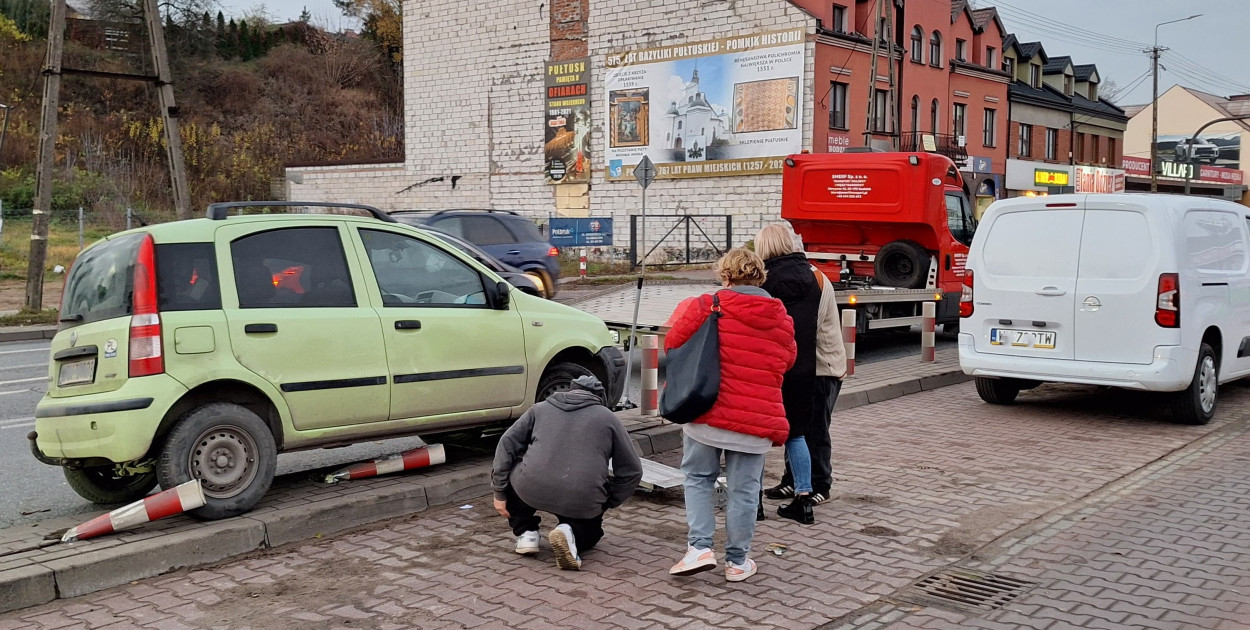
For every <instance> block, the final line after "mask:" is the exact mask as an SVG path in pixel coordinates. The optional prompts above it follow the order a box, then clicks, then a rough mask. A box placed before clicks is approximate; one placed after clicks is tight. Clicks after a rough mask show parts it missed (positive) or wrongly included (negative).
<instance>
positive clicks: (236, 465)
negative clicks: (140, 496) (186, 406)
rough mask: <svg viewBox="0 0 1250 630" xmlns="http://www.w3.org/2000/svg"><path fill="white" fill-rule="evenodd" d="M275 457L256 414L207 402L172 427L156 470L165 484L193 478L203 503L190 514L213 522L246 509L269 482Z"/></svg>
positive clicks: (226, 405)
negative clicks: (202, 491) (198, 483)
mask: <svg viewBox="0 0 1250 630" xmlns="http://www.w3.org/2000/svg"><path fill="white" fill-rule="evenodd" d="M277 459H278V455H277V446H276V445H275V444H274V440H273V434H272V433H270V431H269V427H267V426H265V423H264V422H263V421H261V419H260V417H258V416H257V415H256V414H255V413H253V412H252V411H251V410H250V409H248V408H246V407H243V406H241V405H236V404H233V403H212V404H208V405H204V406H203V407H198V408H196V409H193V410H191V411H190V412H189V413H187V415H185V416H183V417H182V419H181V420H179V421H178V424H176V425H174V429H173V430H172V431H170V433H169V437H168V438H166V440H165V446H164V448H163V449H161V455H160V459H159V460H158V464H157V468H156V474H157V478H158V479H159V480H160V482H161V486H162V487H165V488H172V487H174V486H176V485H178V484H180V483H184V482H187V481H190V480H191V479H199V480H200V485H201V486H202V487H203V489H204V499H205V504H204V507H201V508H199V509H197V510H194V511H193V512H192V514H193V515H194V516H196V517H199V518H202V519H205V520H215V519H219V518H228V517H231V516H237V515H239V514H242V513H244V512H247V511H248V510H250V509H252V507H253V506H255V505H256V503H257V502H258V501H260V499H261V497H263V496H265V492H266V491H268V490H269V486H270V485H271V484H272V483H273V473H274V467H275V465H276V463H277Z"/></svg>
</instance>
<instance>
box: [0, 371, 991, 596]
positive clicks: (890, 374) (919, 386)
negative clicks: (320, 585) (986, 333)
mask: <svg viewBox="0 0 1250 630" xmlns="http://www.w3.org/2000/svg"><path fill="white" fill-rule="evenodd" d="M964 380H967V379H966V378H965V377H963V375H962V373H960V372H959V367H958V360H957V356H956V351H955V350H954V349H949V350H943V351H939V352H938V354H937V361H936V362H935V363H928V364H926V363H921V362H920V360H919V358H918V357H916V358H910V357H909V358H903V359H894V360H889V361H881V362H877V363H871V364H867V365H863V366H860V367H859V373H858V374H856V375H855V376H853V377H850V378H848V379H847V380H846V382H845V384H844V386H843V392H842V395H841V396H840V397H839V400H838V407H837V408H838V409H839V410H843V409H850V408H854V407H858V406H862V405H866V404H869V403H872V402H879V401H882V400H888V399H891V398H896V397H898V396H903V395H906V394H908V393H913V392H919V391H922V390H928V389H933V388H935V387H938V386H942V385H944V384H953V383H958V382H962V381H964ZM620 416H621V419H622V421H623V422H624V423H625V426H626V428H627V429H629V431H630V434H631V436H632V437H633V438H634V443H635V447H636V449H637V451H638V453H639V454H640V455H641V456H643V457H650V456H652V455H655V454H657V453H663V452H665V451H671V450H673V449H676V448H679V447H680V446H681V427H680V426H679V425H674V424H672V423H669V422H667V421H665V420H663V419H661V418H656V417H646V418H644V417H642V416H641V415H640V414H639V412H638V410H632V411H628V412H621V414H620ZM449 460H450V461H451V462H452V463H448V464H444V465H440V466H437V467H433V468H425V469H420V470H417V471H413V472H411V473H408V474H404V475H396V476H384V477H376V478H373V479H363V480H358V481H352V482H343V483H339V484H335V485H325V484H323V483H321V481H320V480H321V479H323V478H324V475H323V474H321V475H318V474H316V473H309V474H304V475H288V476H286V477H283V478H280V479H278V480H276V481H275V483H274V487H273V488H272V489H271V490H270V492H269V493H268V495H266V497H265V499H264V500H263V501H262V502H261V503H260V505H258V506H257V508H256V509H255V510H253V511H251V512H249V513H248V514H246V515H244V516H241V517H238V518H235V519H230V520H225V521H215V522H201V521H197V520H195V519H192V518H190V517H188V516H185V515H182V516H176V517H173V518H170V519H165V520H161V521H156V522H153V523H148V524H145V525H144V526H142V527H140V528H138V529H135V530H131V531H128V532H122V533H119V534H116V535H112V536H105V537H101V538H96V539H91V540H85V541H79V542H75V543H70V544H56V543H50V542H49V541H48V540H46V538H47V537H48V536H53V535H56V533H57V532H58V531H63V530H64V529H66V528H68V527H72V526H74V525H77V524H78V523H79V522H80V521H82V520H85V519H80V518H60V519H54V520H49V521H45V522H42V523H39V524H37V525H33V526H23V527H14V528H9V529H4V530H0V613H2V612H6V611H10V610H17V609H20V608H26V607H29V606H35V605H38V604H42V603H46V602H49V601H52V600H54V599H56V598H58V597H60V598H64V597H72V596H77V595H83V594H86V593H91V592H94V591H98V590H101V589H104V588H108V587H111V586H117V585H120V584H125V583H127V582H130V581H133V580H137V579H140V578H144V577H151V576H155V575H159V574H161V573H165V572H168V571H171V570H173V569H176V568H179V567H191V566H197V565H203V564H209V563H213V562H218V561H220V560H223V559H226V558H229V557H232V556H236V555H241V554H245V553H249V552H252V551H255V550H257V549H265V548H275V547H280V546H283V545H288V544H290V543H295V542H300V541H304V540H308V539H310V538H315V537H319V536H329V535H332V534H337V533H341V532H345V531H348V530H352V529H356V528H360V527H363V526H367V525H370V524H373V523H377V522H380V521H385V520H389V519H394V518H401V517H405V516H409V515H412V514H414V513H418V512H421V511H424V510H426V509H428V508H430V507H434V506H441V505H454V504H465V503H472V502H476V501H479V500H482V499H483V498H484V497H486V496H487V495H489V493H490V487H489V472H490V465H491V453H486V452H482V451H480V450H478V451H470V450H468V449H465V448H459V447H455V446H451V447H450V448H449Z"/></svg>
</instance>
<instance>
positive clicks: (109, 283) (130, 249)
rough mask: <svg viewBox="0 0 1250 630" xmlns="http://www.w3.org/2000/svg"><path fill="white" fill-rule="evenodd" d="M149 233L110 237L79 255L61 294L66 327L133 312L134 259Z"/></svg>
mask: <svg viewBox="0 0 1250 630" xmlns="http://www.w3.org/2000/svg"><path fill="white" fill-rule="evenodd" d="M146 236H147V235H146V234H143V233H136V234H128V235H126V236H122V237H119V238H113V239H109V240H107V241H104V242H102V243H98V244H96V245H94V246H92V247H91V248H90V249H88V250H86V251H84V252H83V253H81V254H79V255H78V258H77V259H76V260H75V261H74V264H73V267H72V269H70V272H69V278H67V279H66V280H65V294H64V296H62V298H61V316H60V318H61V323H62V325H63V326H64V327H66V328H68V327H72V326H76V325H79V324H86V323H90V322H98V321H101V320H105V319H112V318H114V317H123V316H127V315H130V313H131V300H130V293H131V291H132V290H133V287H134V275H135V274H134V266H135V259H136V258H137V257H138V254H139V244H140V243H141V242H142V241H143V239H144V237H146Z"/></svg>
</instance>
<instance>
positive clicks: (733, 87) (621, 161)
mask: <svg viewBox="0 0 1250 630" xmlns="http://www.w3.org/2000/svg"><path fill="white" fill-rule="evenodd" d="M805 41H806V33H805V31H804V30H803V29H793V30H788V31H776V32H770V33H759V34H752V35H742V36H738V37H725V38H721V39H715V40H708V41H704V42H696V43H691V44H679V45H675V46H664V47H661V48H649V49H642V50H633V51H626V52H620V53H613V54H609V55H608V57H607V60H606V67H607V72H606V74H605V81H604V83H605V86H604V88H605V89H604V96H603V97H604V98H605V107H604V109H603V111H604V112H605V113H606V115H607V126H606V127H607V128H606V129H605V133H604V134H603V136H604V140H605V142H604V144H605V145H606V146H605V147H604V165H605V167H606V171H607V173H606V175H607V178H608V179H609V180H621V179H629V178H631V177H632V176H633V175H632V174H633V170H634V166H636V165H637V164H638V162H639V161H641V160H642V157H643V156H644V155H645V156H649V157H650V158H651V161H652V162H654V163H655V165H656V169H657V175H656V176H657V177H659V178H681V177H717V176H729V175H761V174H766V173H780V172H781V166H782V160H783V159H784V158H785V156H787V155H790V154H792V153H798V152H799V151H801V150H802V148H803V65H804V44H805Z"/></svg>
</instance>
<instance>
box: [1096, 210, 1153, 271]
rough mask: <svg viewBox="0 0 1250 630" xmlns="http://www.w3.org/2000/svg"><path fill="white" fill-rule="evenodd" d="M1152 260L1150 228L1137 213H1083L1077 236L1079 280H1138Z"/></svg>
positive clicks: (1150, 266) (1144, 218)
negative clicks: (1078, 241) (1083, 220)
mask: <svg viewBox="0 0 1250 630" xmlns="http://www.w3.org/2000/svg"><path fill="white" fill-rule="evenodd" d="M1155 256H1156V253H1155V248H1154V244H1153V242H1152V241H1151V238H1150V224H1149V223H1148V222H1147V221H1146V216H1145V215H1143V214H1141V213H1139V212H1128V211H1122V210H1087V211H1086V212H1085V228H1084V230H1083V231H1082V236H1081V277H1082V278H1101V279H1107V280H1131V279H1134V278H1140V277H1142V276H1144V275H1146V274H1147V273H1150V270H1151V269H1152V265H1151V261H1152V260H1153V259H1154V257H1155Z"/></svg>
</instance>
